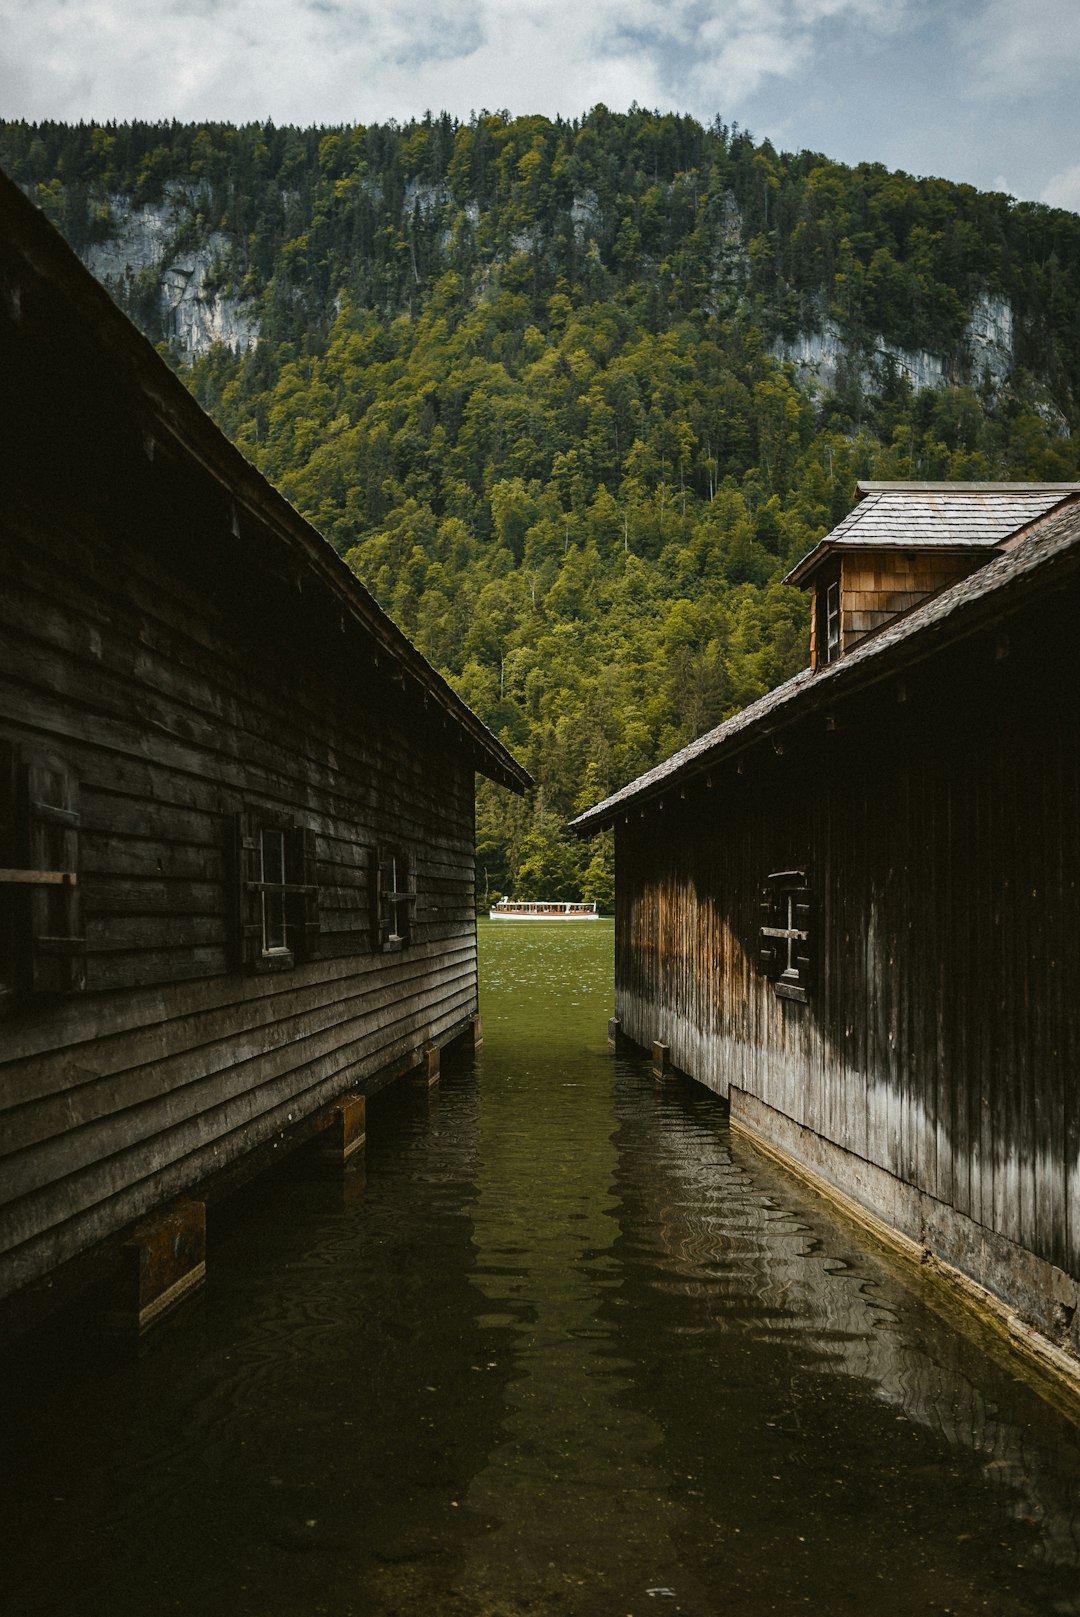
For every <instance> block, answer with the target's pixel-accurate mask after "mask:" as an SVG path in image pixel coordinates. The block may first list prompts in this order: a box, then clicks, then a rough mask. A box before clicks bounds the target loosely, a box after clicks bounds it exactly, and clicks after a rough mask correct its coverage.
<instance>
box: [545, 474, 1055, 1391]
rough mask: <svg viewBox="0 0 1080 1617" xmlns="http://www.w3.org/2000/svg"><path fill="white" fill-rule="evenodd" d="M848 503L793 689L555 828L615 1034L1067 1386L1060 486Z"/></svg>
mask: <svg viewBox="0 0 1080 1617" xmlns="http://www.w3.org/2000/svg"><path fill="white" fill-rule="evenodd" d="M859 494H860V499H859V502H858V504H857V505H856V506H855V508H854V510H853V512H852V513H851V514H850V515H849V517H848V518H846V519H845V521H844V522H842V523H841V524H840V526H839V527H838V528H837V529H836V530H834V532H833V533H832V534H830V535H829V536H828V537H827V538H826V539H825V540H823V541H822V542H821V544H819V545H818V546H817V547H816V549H815V550H814V551H813V552H811V554H810V555H809V556H808V557H807V558H806V559H805V560H804V561H803V562H801V563H800V564H799V566H797V567H796V568H795V569H794V571H793V572H792V574H791V575H789V581H790V582H792V583H793V584H795V585H799V586H802V587H804V588H807V589H809V590H811V591H812V593H813V638H812V666H811V668H810V669H809V670H808V671H806V672H805V673H802V674H799V675H797V676H796V677H795V678H794V679H792V680H790V681H788V683H787V684H785V685H783V686H781V687H780V688H779V689H777V690H775V691H773V692H772V693H771V694H770V695H768V696H766V697H764V698H763V699H761V700H760V701H759V702H757V703H756V704H754V705H753V706H752V707H750V708H748V709H746V710H745V711H744V712H742V713H740V714H738V715H737V716H736V717H734V718H732V719H730V720H728V721H727V722H726V723H724V724H722V725H721V726H720V727H719V728H718V729H716V730H714V731H712V732H711V733H710V734H708V735H706V736H703V737H702V738H701V739H700V740H698V741H695V742H694V743H692V744H691V745H690V746H688V747H686V748H685V749H684V750H683V751H681V752H679V753H677V754H676V755H675V756H674V757H672V758H670V759H669V760H668V761H667V762H666V763H664V764H662V765H660V766H659V767H658V768H656V769H654V770H652V771H651V772H650V773H648V774H646V775H644V776H642V777H641V778H640V779H639V780H637V781H635V782H634V783H633V784H632V785H629V786H627V787H626V788H624V789H623V790H622V791H619V792H617V793H615V794H614V795H613V796H611V797H610V798H608V799H607V800H606V801H605V802H603V803H600V804H598V805H597V806H596V807H595V808H592V809H590V810H589V811H588V812H587V813H585V814H583V815H581V816H580V817H579V818H578V819H577V820H576V821H575V822H574V826H575V829H576V830H577V831H578V832H579V833H580V834H582V835H586V836H587V835H591V834H592V833H594V832H596V831H598V830H600V829H601V828H605V827H612V828H614V833H615V851H616V1017H617V1022H616V1031H621V1032H622V1034H624V1035H625V1036H627V1037H628V1038H629V1039H631V1040H632V1041H634V1042H636V1043H637V1044H639V1045H643V1046H645V1047H650V1046H651V1047H652V1048H653V1050H654V1062H655V1065H656V1069H657V1071H658V1072H660V1073H663V1072H664V1071H666V1070H681V1071H682V1072H684V1073H687V1074H689V1075H691V1076H692V1077H694V1078H696V1079H698V1080H700V1081H701V1082H702V1083H704V1084H707V1085H708V1086H709V1087H710V1088H712V1089H714V1090H716V1091H717V1092H718V1093H719V1094H721V1095H722V1096H725V1097H727V1098H728V1099H729V1101H730V1107H731V1119H732V1123H733V1124H734V1125H736V1126H738V1127H740V1128H743V1129H746V1130H748V1131H751V1132H752V1133H753V1134H754V1135H755V1136H756V1137H757V1138H758V1139H759V1140H762V1141H764V1142H767V1143H768V1144H769V1145H770V1147H772V1148H773V1149H776V1150H778V1151H779V1152H780V1153H782V1154H783V1155H785V1156H786V1158H787V1159H788V1160H789V1161H792V1162H794V1163H795V1164H797V1165H800V1166H801V1168H802V1169H803V1170H804V1171H806V1172H807V1173H809V1174H810V1175H811V1177H816V1178H817V1180H818V1181H819V1183H822V1184H823V1185H825V1186H826V1187H831V1189H833V1190H835V1191H837V1192H839V1193H841V1195H842V1196H843V1197H846V1198H848V1199H850V1201H852V1202H854V1203H856V1204H858V1206H859V1207H860V1208H861V1209H864V1210H866V1211H867V1212H868V1213H869V1214H871V1215H872V1216H875V1217H877V1218H878V1219H880V1220H881V1221H883V1222H884V1223H885V1224H886V1225H887V1226H889V1227H890V1229H891V1230H892V1231H894V1232H897V1234H898V1235H899V1237H900V1238H901V1241H902V1243H903V1242H905V1241H906V1242H907V1243H916V1244H917V1247H918V1248H919V1249H920V1250H921V1252H922V1253H923V1254H924V1255H925V1254H929V1255H931V1256H932V1258H934V1259H937V1260H940V1262H941V1263H942V1264H944V1265H946V1266H947V1267H948V1268H949V1269H950V1270H951V1271H952V1272H953V1273H954V1275H955V1274H956V1273H957V1272H958V1273H959V1276H962V1277H966V1279H967V1280H968V1281H973V1282H975V1283H976V1286H977V1287H978V1288H981V1295H983V1296H984V1299H985V1300H986V1301H988V1302H989V1303H990V1304H991V1306H992V1308H993V1309H995V1310H996V1311H997V1312H998V1313H999V1314H1007V1315H1009V1317H1010V1319H1011V1323H1012V1327H1013V1329H1014V1331H1015V1332H1016V1333H1018V1334H1019V1335H1021V1336H1025V1337H1027V1336H1029V1335H1030V1331H1029V1327H1034V1328H1035V1330H1036V1331H1037V1333H1039V1334H1038V1335H1037V1336H1035V1337H1033V1338H1032V1341H1033V1342H1034V1344H1035V1346H1036V1349H1037V1350H1038V1351H1041V1352H1044V1353H1046V1354H1048V1355H1049V1356H1050V1357H1051V1358H1055V1356H1056V1362H1057V1363H1058V1365H1059V1367H1064V1368H1065V1369H1066V1371H1067V1372H1069V1373H1072V1372H1074V1371H1075V1370H1080V1363H1078V1361H1077V1359H1076V1357H1075V1356H1076V1355H1078V1354H1080V1311H1078V1304H1080V948H1078V947H1077V943H1076V939H1075V937H1074V935H1073V928H1074V927H1075V926H1076V925H1077V923H1078V920H1080V673H1078V659H1077V635H1078V627H1077V626H1078V624H1080V487H1077V486H1073V485H1060V484H1058V485H1048V486H1047V485H1015V484H1013V485H1009V484H997V485H985V484H880V483H878V484H875V483H868V484H863V485H860V489H859ZM909 1250H911V1251H914V1247H911V1246H910V1245H909ZM986 1294H989V1295H988V1296H987V1295H986Z"/></svg>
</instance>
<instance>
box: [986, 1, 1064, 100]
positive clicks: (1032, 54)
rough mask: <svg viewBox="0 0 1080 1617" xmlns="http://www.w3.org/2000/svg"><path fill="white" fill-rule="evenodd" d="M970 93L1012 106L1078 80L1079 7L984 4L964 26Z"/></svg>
mask: <svg viewBox="0 0 1080 1617" xmlns="http://www.w3.org/2000/svg"><path fill="white" fill-rule="evenodd" d="M957 36H958V38H959V40H960V44H961V48H962V50H963V52H964V54H965V56H966V57H967V75H966V88H967V91H968V93H969V94H972V95H975V96H979V97H983V98H987V99H990V98H993V99H995V100H998V101H1013V100H1017V99H1020V98H1022V97H1027V96H1045V95H1046V94H1047V93H1048V92H1049V91H1051V90H1053V89H1054V88H1056V87H1057V86H1059V85H1062V84H1065V83H1067V82H1069V83H1071V82H1073V81H1075V78H1076V66H1077V61H1078V59H1080V6H1078V5H1077V3H1076V0H1022V3H1021V4H1018V3H1017V0H982V4H980V5H979V7H978V8H977V9H976V10H975V11H973V12H972V13H970V14H969V16H968V17H967V18H966V19H963V20H961V21H960V23H959V24H958V26H957Z"/></svg>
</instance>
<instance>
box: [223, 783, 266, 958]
mask: <svg viewBox="0 0 1080 1617" xmlns="http://www.w3.org/2000/svg"><path fill="white" fill-rule="evenodd" d="M261 874H262V864H261V859H260V853H259V820H258V816H257V815H255V814H252V813H251V812H250V810H247V809H241V810H240V812H239V813H238V814H232V815H230V816H229V911H230V914H229V931H230V935H231V940H232V951H231V952H232V957H233V965H234V966H235V967H236V968H237V969H238V970H240V971H254V970H255V967H256V965H257V964H258V962H259V960H260V959H261V958H262V906H261V904H260V902H259V889H258V886H257V883H258V881H259V880H260V877H261Z"/></svg>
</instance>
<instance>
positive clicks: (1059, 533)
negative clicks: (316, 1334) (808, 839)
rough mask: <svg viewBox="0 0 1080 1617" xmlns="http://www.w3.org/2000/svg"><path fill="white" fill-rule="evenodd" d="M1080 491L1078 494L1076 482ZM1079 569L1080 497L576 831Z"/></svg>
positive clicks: (661, 768) (575, 825)
mask: <svg viewBox="0 0 1080 1617" xmlns="http://www.w3.org/2000/svg"><path fill="white" fill-rule="evenodd" d="M1077 492H1080V490H1078V491H1077ZM1077 575H1080V502H1077V501H1069V502H1068V503H1067V504H1066V505H1065V507H1064V509H1061V508H1060V507H1059V508H1057V509H1055V510H1054V511H1053V512H1051V513H1049V514H1048V515H1046V516H1045V517H1044V518H1043V519H1041V520H1039V521H1038V522H1036V523H1034V524H1033V525H1032V529H1031V532H1030V533H1029V535H1028V536H1027V537H1026V539H1025V540H1024V542H1023V543H1018V544H1016V545H1014V546H1011V547H1010V548H1009V549H1007V550H1004V551H1001V552H999V553H998V554H996V555H994V556H993V557H992V558H991V559H990V560H989V561H988V562H987V564H986V566H985V567H981V568H979V570H978V571H977V572H974V573H971V574H969V576H968V577H966V578H963V579H960V580H959V581H958V582H957V583H955V584H952V585H950V586H949V587H948V588H947V589H944V590H941V591H940V592H939V593H938V594H937V595H934V596H932V597H931V598H930V599H929V600H927V601H924V602H922V603H921V605H919V606H917V607H914V608H913V609H912V610H911V612H909V613H906V614H905V615H904V616H903V617H900V618H897V619H895V620H894V621H893V622H892V623H890V624H887V625H886V626H885V627H884V628H882V629H881V630H879V631H878V632H877V633H876V634H874V635H873V636H872V637H870V638H868V639H867V640H866V641H864V642H863V643H862V644H861V645H858V646H856V647H855V649H854V650H853V651H850V652H848V653H847V654H846V656H844V657H841V658H839V659H838V660H837V661H836V662H834V663H830V664H829V665H828V667H826V668H824V669H820V670H818V671H817V672H816V673H815V672H812V671H811V670H810V669H808V668H807V669H803V670H802V671H801V672H800V673H798V674H795V675H794V676H793V677H792V678H791V679H789V680H787V681H786V682H785V683H784V684H783V685H778V686H777V688H776V689H775V690H773V691H770V692H768V694H767V695H765V696H762V697H760V698H759V700H758V701H756V702H754V703H752V704H751V705H750V706H749V707H747V708H744V709H743V710H742V712H741V713H736V714H735V715H734V716H733V717H732V718H730V719H726V720H725V721H724V723H723V724H720V725H717V727H716V728H715V729H713V730H710V731H708V732H707V733H706V734H705V735H703V736H700V737H699V738H698V739H697V740H696V741H692V742H690V743H689V745H688V746H686V747H683V748H681V749H680V750H679V751H678V752H676V753H673V754H672V756H671V757H670V758H668V759H666V760H665V761H664V762H663V763H661V764H657V765H656V767H655V768H653V769H650V770H648V771H647V772H646V773H645V774H643V775H640V776H639V777H638V779H637V780H634V781H631V782H630V783H629V785H627V786H624V787H622V788H621V789H620V790H619V791H617V792H613V793H612V794H611V795H610V796H609V797H607V798H605V799H604V800H603V802H601V803H597V804H596V805H595V806H594V807H593V808H590V809H586V810H585V811H584V813H582V814H579V815H578V816H577V817H576V818H575V819H574V820H572V821H571V822H570V829H571V830H573V831H575V832H576V833H577V835H578V836H592V835H593V834H594V833H595V832H597V831H600V830H603V829H604V828H605V827H606V826H610V825H613V824H614V823H615V821H616V820H617V819H618V818H619V817H620V815H621V814H622V813H623V812H624V811H626V810H627V809H629V807H630V806H631V805H632V804H633V805H640V804H642V803H643V802H646V801H649V800H652V799H655V798H657V797H660V796H662V795H663V793H664V791H665V790H667V789H668V788H670V787H671V786H673V785H675V784H684V783H685V782H687V781H689V780H693V779H694V778H695V777H697V776H700V775H703V774H704V773H705V772H706V771H707V769H709V768H710V767H711V766H712V765H714V764H715V763H717V762H719V761H721V760H723V759H726V758H728V757H732V756H735V755H737V754H738V753H739V752H740V751H742V750H743V749H744V748H746V747H748V746H750V745H752V744H753V743H754V742H756V741H760V740H761V739H762V738H763V737H764V736H766V735H773V734H774V733H776V734H779V732H780V731H781V730H783V729H786V728H788V727H790V726H793V725H795V724H797V723H799V722H800V721H801V720H803V719H805V718H807V717H809V716H810V715H811V714H813V713H817V712H819V711H820V710H821V709H823V708H825V709H831V708H832V707H833V706H834V705H835V704H836V703H837V702H841V701H843V700H845V699H846V698H847V697H848V696H849V695H853V694H854V693H855V692H857V691H862V690H866V689H867V688H868V687H870V686H873V685H875V684H879V683H881V682H883V681H885V680H887V679H889V677H890V676H892V675H894V674H896V673H897V672H898V671H900V670H902V669H907V668H910V667H911V666H913V665H914V664H915V663H917V662H919V661H922V660H924V659H925V658H926V657H929V656H931V655H933V654H934V653H935V652H937V651H939V650H941V649H942V648H943V647H944V646H946V645H949V644H952V643H953V642H955V641H958V640H962V639H965V638H967V637H969V636H970V635H972V634H976V633H978V632H979V630H980V629H981V628H982V627H984V625H985V623H986V621H987V619H988V618H989V617H991V615H992V614H993V613H994V611H995V610H1000V607H1001V601H1000V597H1001V595H1002V594H1008V595H1010V596H1013V597H1015V598H1016V600H1017V603H1018V604H1019V602H1020V601H1021V600H1022V599H1027V598H1028V597H1029V596H1031V595H1038V594H1039V593H1040V592H1042V591H1044V590H1050V589H1053V588H1054V587H1056V585H1057V583H1058V581H1059V579H1061V578H1063V577H1066V576H1067V577H1075V576H1077Z"/></svg>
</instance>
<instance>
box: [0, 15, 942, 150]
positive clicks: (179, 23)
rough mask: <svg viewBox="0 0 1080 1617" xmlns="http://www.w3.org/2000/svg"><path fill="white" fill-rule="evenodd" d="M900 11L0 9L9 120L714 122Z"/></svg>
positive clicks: (894, 21) (1, 98)
mask: <svg viewBox="0 0 1080 1617" xmlns="http://www.w3.org/2000/svg"><path fill="white" fill-rule="evenodd" d="M911 3H912V0H892V3H891V4H890V3H887V0H592V3H591V4H588V3H585V0H30V3H29V4H28V3H27V0H0V22H2V24H3V38H4V44H3V46H2V47H0V106H2V108H3V111H4V113H5V115H6V116H9V117H19V116H23V117H31V118H42V117H56V118H68V119H71V118H80V117H82V118H93V117H96V118H110V117H111V118H130V117H144V118H163V117H177V118H182V119H198V118H215V117H216V118H231V119H234V120H242V119H247V118H263V117H273V118H274V119H275V121H277V122H279V123H284V122H289V121H293V122H302V123H309V122H337V121H341V120H347V119H364V120H369V119H376V118H386V117H391V116H397V117H401V118H406V117H408V116H410V115H411V114H412V113H415V112H418V111H423V110H424V108H426V107H431V108H433V109H435V110H438V109H440V108H444V107H445V108H447V109H449V110H450V111H453V112H455V113H458V114H462V115H463V114H466V113H467V112H468V111H469V110H470V109H472V108H478V107H481V106H488V107H509V108H510V109H511V110H512V111H517V112H524V111H540V112H547V113H555V112H561V113H563V114H564V115H573V114H576V113H580V112H583V111H585V110H586V109H587V108H588V107H590V106H591V105H593V104H594V103H595V102H596V101H605V102H607V103H609V104H610V105H611V106H613V107H625V106H627V105H628V104H629V103H630V102H631V101H633V100H637V101H638V102H639V103H640V104H641V105H643V106H653V105H660V106H668V107H672V106H673V107H677V108H679V109H681V110H686V111H690V112H696V113H697V114H698V115H699V116H701V117H703V118H709V117H711V116H712V114H713V113H714V112H716V111H722V112H724V113H725V115H730V113H731V111H732V110H733V109H734V108H735V107H736V106H737V103H738V102H739V100H740V99H741V98H742V97H744V96H746V95H749V94H751V93H753V92H754V91H755V90H757V89H758V88H759V87H760V86H761V85H762V84H764V83H766V82H768V81H776V80H783V79H786V78H790V77H791V76H792V75H793V74H795V73H798V72H799V71H800V70H803V69H805V68H807V67H808V66H809V63H810V61H811V59H812V56H813V52H814V48H815V42H816V40H817V38H818V36H819V34H820V33H821V31H822V30H828V29H830V28H835V27H836V26H838V25H840V24H841V23H850V24H854V25H856V26H858V27H859V28H860V29H873V30H875V31H882V30H888V29H894V28H896V27H897V26H898V19H899V18H900V17H902V16H903V15H904V14H905V12H906V10H907V7H908V5H909V4H911Z"/></svg>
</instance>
